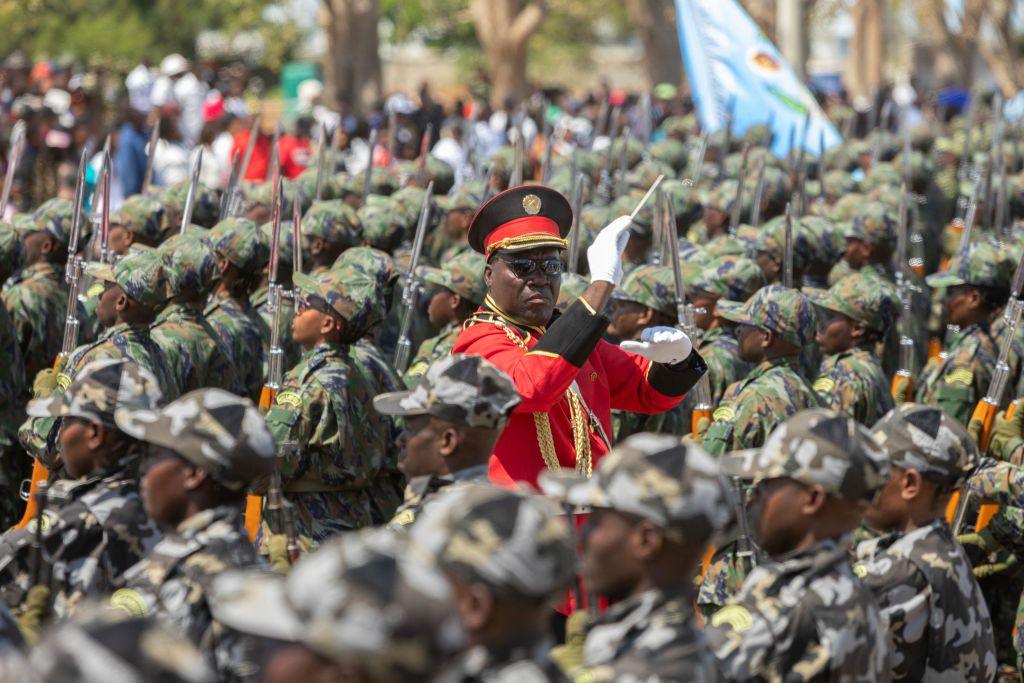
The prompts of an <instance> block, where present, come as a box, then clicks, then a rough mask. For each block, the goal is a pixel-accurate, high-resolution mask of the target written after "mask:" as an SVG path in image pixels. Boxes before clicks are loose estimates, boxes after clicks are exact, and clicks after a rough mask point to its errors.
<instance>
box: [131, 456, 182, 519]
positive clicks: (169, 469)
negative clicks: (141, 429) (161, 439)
mask: <svg viewBox="0 0 1024 683" xmlns="http://www.w3.org/2000/svg"><path fill="white" fill-rule="evenodd" d="M192 469H193V468H192V466H191V465H190V464H189V463H188V461H186V460H185V459H183V458H182V457H180V456H179V455H177V454H176V453H174V452H173V451H171V450H170V449H167V448H163V447H160V446H151V447H150V451H149V458H148V459H147V460H146V462H145V464H144V465H143V468H142V482H141V485H140V486H139V491H140V493H141V494H142V504H143V506H144V507H145V508H146V514H148V515H149V516H150V517H152V518H153V521H155V522H156V523H157V524H159V525H160V526H163V527H171V526H176V525H177V524H178V522H179V520H182V519H184V518H185V516H186V512H185V511H186V509H187V506H188V496H187V493H186V488H185V480H186V478H187V477H188V476H189V474H190V472H191V470H192Z"/></svg>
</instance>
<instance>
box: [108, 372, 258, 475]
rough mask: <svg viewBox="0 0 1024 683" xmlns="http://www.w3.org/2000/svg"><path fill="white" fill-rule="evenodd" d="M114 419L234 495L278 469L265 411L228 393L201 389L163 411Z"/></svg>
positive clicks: (122, 413)
mask: <svg viewBox="0 0 1024 683" xmlns="http://www.w3.org/2000/svg"><path fill="white" fill-rule="evenodd" d="M114 420H115V422H116V423H117V426H118V428H120V429H121V431H123V432H124V433H125V434H128V435H129V436H131V437H134V438H136V439H139V440H140V441H145V442H146V443H150V444H153V445H156V446H162V447H164V448H167V449H170V450H172V451H174V452H175V453H176V454H178V455H179V456H181V457H182V458H185V459H186V460H188V461H189V462H191V463H192V464H193V465H196V466H197V467H200V468H202V469H203V470H205V471H206V472H207V473H208V474H209V475H210V476H211V477H212V478H213V479H214V480H216V481H217V482H219V483H220V484H221V485H222V486H224V487H225V488H227V489H230V490H232V491H242V490H243V489H245V488H246V487H247V486H248V485H249V484H250V483H252V482H253V481H255V480H257V479H259V478H261V477H265V476H267V475H268V474H270V472H271V471H272V470H273V469H274V458H275V456H276V455H277V445H276V444H275V442H274V437H273V436H271V434H270V430H269V429H267V423H266V422H264V420H263V416H262V415H260V411H259V410H257V408H256V406H255V405H253V403H252V401H250V400H249V399H247V398H241V397H239V396H235V395H234V394H232V393H230V392H227V391H224V390H223V389H215V388H206V389H196V390H195V391H190V392H188V393H187V394H185V395H184V396H182V397H180V398H178V399H175V400H174V401H171V402H170V403H168V404H167V405H166V406H164V407H163V408H158V409H149V410H147V409H142V408H138V409H132V408H117V409H115V410H114Z"/></svg>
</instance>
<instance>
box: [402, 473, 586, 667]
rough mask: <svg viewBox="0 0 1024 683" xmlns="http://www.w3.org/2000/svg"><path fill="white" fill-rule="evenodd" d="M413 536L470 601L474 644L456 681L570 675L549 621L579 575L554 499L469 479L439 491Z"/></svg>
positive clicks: (465, 616)
mask: <svg viewBox="0 0 1024 683" xmlns="http://www.w3.org/2000/svg"><path fill="white" fill-rule="evenodd" d="M411 538H412V540H413V541H414V542H416V543H418V544H420V546H421V547H422V548H424V549H426V550H428V551H430V552H432V553H433V554H434V555H435V557H436V560H437V564H438V566H440V568H441V569H442V571H444V573H445V574H447V575H448V579H449V581H450V583H451V585H452V589H453V592H454V595H455V602H456V604H459V605H462V606H464V609H461V610H460V617H461V618H462V625H463V627H464V628H465V629H466V634H467V636H468V639H469V645H470V647H469V649H468V650H467V651H466V653H465V654H464V655H463V657H462V658H461V660H460V661H459V663H458V666H457V667H455V670H454V671H453V672H452V674H451V676H450V680H453V681H462V682H465V683H470V682H471V681H503V680H508V681H513V680H514V681H524V682H526V683H534V682H537V683H539V682H542V681H558V682H561V681H566V680H567V679H566V678H565V675H564V674H563V673H562V671H561V669H559V667H558V666H557V665H556V664H555V662H554V661H553V660H552V659H551V657H550V655H549V651H550V649H551V646H552V645H553V643H552V642H551V640H550V636H549V635H548V633H549V631H548V628H547V621H548V619H549V615H550V611H551V607H552V605H553V604H554V602H555V601H556V600H557V599H558V598H560V597H562V595H563V594H564V592H565V590H566V589H567V588H568V587H569V584H570V582H571V581H572V578H573V575H574V572H575V561H576V556H575V552H574V546H575V541H574V538H573V534H572V531H571V530H570V525H569V523H567V522H566V519H565V517H564V515H562V514H561V511H560V509H559V507H558V506H557V505H556V504H555V503H554V502H552V501H551V500H548V499H546V498H544V497H542V496H538V495H536V494H533V493H526V492H519V491H508V490H504V489H499V488H495V487H493V486H490V485H488V484H466V485H465V486H460V487H459V488H458V489H456V490H452V491H450V492H441V493H439V494H438V496H437V499H436V503H435V504H433V505H432V506H430V507H429V508H428V509H427V510H425V511H424V514H423V516H422V518H421V521H420V522H419V523H417V524H416V526H414V527H413V529H412V533H411ZM475 596H486V597H475Z"/></svg>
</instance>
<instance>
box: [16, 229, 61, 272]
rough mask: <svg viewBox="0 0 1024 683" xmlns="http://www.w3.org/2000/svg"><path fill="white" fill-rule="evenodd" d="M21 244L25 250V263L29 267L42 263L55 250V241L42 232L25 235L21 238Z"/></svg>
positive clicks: (36, 231)
mask: <svg viewBox="0 0 1024 683" xmlns="http://www.w3.org/2000/svg"><path fill="white" fill-rule="evenodd" d="M21 244H22V247H23V248H24V250H25V263H26V264H28V265H32V264H33V263H39V262H40V261H42V260H43V258H44V256H45V255H46V254H48V253H49V252H50V250H51V249H52V248H53V240H51V239H50V236H49V235H47V234H46V233H45V232H43V231H42V230H35V231H33V232H29V233H25V235H24V236H23V237H22V238H21Z"/></svg>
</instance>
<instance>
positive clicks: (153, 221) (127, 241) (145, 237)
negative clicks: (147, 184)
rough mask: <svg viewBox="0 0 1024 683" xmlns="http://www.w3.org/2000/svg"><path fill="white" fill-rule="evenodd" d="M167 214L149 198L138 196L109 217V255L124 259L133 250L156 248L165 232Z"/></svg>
mask: <svg viewBox="0 0 1024 683" xmlns="http://www.w3.org/2000/svg"><path fill="white" fill-rule="evenodd" d="M166 224H167V210H166V209H165V208H164V207H163V205H162V204H160V202H158V201H157V200H156V199H153V198H152V197H147V196H145V195H141V194H137V195H133V196H131V197H129V198H128V199H126V200H124V204H122V205H121V208H120V209H118V210H117V211H115V212H114V213H112V214H110V234H109V237H108V244H109V247H110V251H111V253H114V254H117V255H118V256H124V255H125V254H127V253H128V252H129V251H132V250H134V249H140V248H142V249H147V248H153V247H156V246H157V245H158V244H160V240H161V238H162V237H163V234H164V232H165V226H166Z"/></svg>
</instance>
